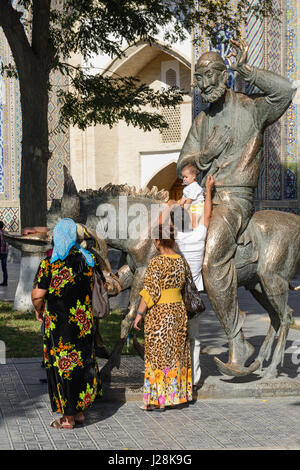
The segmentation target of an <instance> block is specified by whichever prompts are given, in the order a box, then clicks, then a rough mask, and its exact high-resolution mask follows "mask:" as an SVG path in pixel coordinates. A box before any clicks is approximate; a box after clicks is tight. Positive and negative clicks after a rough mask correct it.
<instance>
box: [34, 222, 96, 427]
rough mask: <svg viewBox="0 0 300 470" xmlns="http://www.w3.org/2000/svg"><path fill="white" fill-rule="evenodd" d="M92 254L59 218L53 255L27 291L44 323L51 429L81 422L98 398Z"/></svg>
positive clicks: (71, 225)
mask: <svg viewBox="0 0 300 470" xmlns="http://www.w3.org/2000/svg"><path fill="white" fill-rule="evenodd" d="M93 269H100V268H98V266H97V264H96V261H95V258H94V256H93V255H92V254H91V253H90V252H89V251H87V250H85V249H84V248H83V247H82V246H81V245H80V244H79V243H78V242H77V226H76V223H75V222H74V221H73V220H71V219H68V218H65V219H61V220H60V221H59V222H58V223H57V224H56V226H55V227H54V230H53V252H52V254H51V257H46V258H44V259H43V260H42V261H41V262H40V265H39V268H38V271H37V274H36V277H35V280H34V284H33V290H32V294H31V297H32V303H33V305H34V308H35V311H36V318H37V320H39V321H40V322H43V323H44V336H43V342H44V364H45V368H46V372H47V382H48V391H49V397H50V402H51V405H52V410H53V411H55V412H57V413H61V414H62V417H61V418H59V419H57V420H55V421H53V422H52V423H51V426H52V427H54V428H58V429H72V428H73V427H74V426H75V425H76V424H83V422H84V415H83V411H84V410H85V409H86V408H88V407H90V406H91V405H92V403H93V401H94V400H95V398H96V397H97V395H99V394H101V381H100V377H99V371H98V366H97V362H96V357H95V353H94V333H95V326H94V320H93V313H92V290H93Z"/></svg>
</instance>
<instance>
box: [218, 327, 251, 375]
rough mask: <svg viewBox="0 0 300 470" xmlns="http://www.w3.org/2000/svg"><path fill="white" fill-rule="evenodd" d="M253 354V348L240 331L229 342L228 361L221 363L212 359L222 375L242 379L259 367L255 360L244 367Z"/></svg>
mask: <svg viewBox="0 0 300 470" xmlns="http://www.w3.org/2000/svg"><path fill="white" fill-rule="evenodd" d="M254 352H255V349H254V347H253V346H252V344H250V343H249V342H248V341H247V340H246V339H245V337H244V334H243V332H242V330H240V331H239V333H238V334H237V335H236V336H235V337H234V338H233V339H232V340H230V341H229V360H228V362H227V363H224V362H222V361H221V360H220V359H218V358H217V357H215V358H214V360H215V363H216V365H217V367H218V370H219V371H220V372H221V373H222V374H224V375H231V376H235V377H242V376H245V375H249V374H251V373H252V372H254V371H256V370H257V369H258V368H259V366H260V361H259V360H255V361H254V362H252V364H250V366H248V367H245V365H244V364H245V363H246V361H247V360H248V359H249V358H250V357H251V356H252V354H253V353H254Z"/></svg>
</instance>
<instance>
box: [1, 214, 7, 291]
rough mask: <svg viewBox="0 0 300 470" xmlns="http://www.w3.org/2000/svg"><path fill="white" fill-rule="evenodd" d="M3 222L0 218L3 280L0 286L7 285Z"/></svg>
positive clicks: (5, 244) (5, 243)
mask: <svg viewBox="0 0 300 470" xmlns="http://www.w3.org/2000/svg"><path fill="white" fill-rule="evenodd" d="M3 229H4V223H3V222H2V220H0V259H1V269H2V273H3V281H2V283H1V284H0V286H7V281H8V274H7V255H8V243H7V242H6V241H5V240H4V236H3Z"/></svg>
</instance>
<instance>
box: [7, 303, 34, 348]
mask: <svg viewBox="0 0 300 470" xmlns="http://www.w3.org/2000/svg"><path fill="white" fill-rule="evenodd" d="M0 340H2V341H4V343H5V346H6V357H38V356H42V334H41V323H39V322H38V321H37V320H36V318H35V315H34V313H30V312H18V311H16V310H13V303H12V302H0Z"/></svg>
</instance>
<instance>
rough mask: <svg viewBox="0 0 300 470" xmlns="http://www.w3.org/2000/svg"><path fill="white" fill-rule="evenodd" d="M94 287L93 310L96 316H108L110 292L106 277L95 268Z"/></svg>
mask: <svg viewBox="0 0 300 470" xmlns="http://www.w3.org/2000/svg"><path fill="white" fill-rule="evenodd" d="M93 279H94V288H93V293H92V310H93V315H94V317H96V318H106V317H107V316H108V315H109V313H110V305H109V298H108V293H107V291H106V289H105V278H104V276H103V274H102V273H100V272H99V271H98V269H94V270H93Z"/></svg>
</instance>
